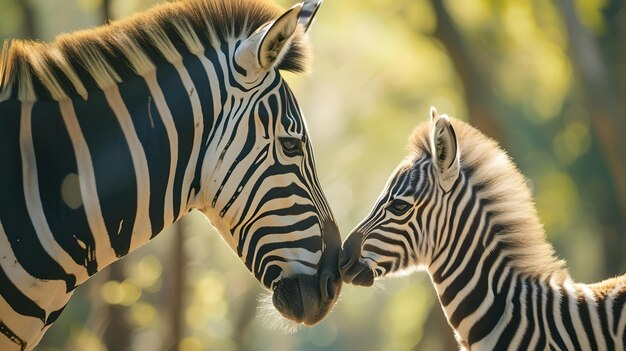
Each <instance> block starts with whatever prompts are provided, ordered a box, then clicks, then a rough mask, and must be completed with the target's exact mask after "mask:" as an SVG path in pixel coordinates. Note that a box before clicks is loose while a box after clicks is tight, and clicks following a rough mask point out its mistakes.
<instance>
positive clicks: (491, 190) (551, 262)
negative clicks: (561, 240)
mask: <svg viewBox="0 0 626 351" xmlns="http://www.w3.org/2000/svg"><path fill="white" fill-rule="evenodd" d="M450 122H451V123H452V126H453V128H454V130H455V133H456V136H457V139H458V150H459V153H460V164H461V170H462V172H463V173H464V174H466V176H468V180H469V183H470V184H472V185H474V186H475V188H477V189H480V190H478V192H477V194H478V196H479V198H482V199H485V200H487V201H488V202H489V209H490V211H491V212H492V214H493V215H492V217H491V220H492V223H493V224H494V225H495V224H497V225H500V226H502V228H503V229H502V230H501V231H499V232H498V233H497V234H496V235H495V236H496V237H497V239H498V240H500V242H501V243H502V244H503V245H505V249H506V250H507V253H508V257H509V258H510V259H511V265H512V266H513V267H515V268H517V269H519V271H520V272H521V273H524V274H528V275H532V276H543V275H554V274H556V275H558V276H561V277H565V276H566V275H567V271H566V270H565V262H564V261H563V260H560V259H558V258H557V257H556V256H555V252H554V248H553V247H552V245H551V244H550V243H549V242H548V241H547V240H546V237H545V230H544V228H543V225H542V224H541V222H540V220H539V216H538V215H537V211H536V209H535V204H534V201H533V198H532V194H531V191H530V188H529V187H528V184H527V181H526V178H525V177H524V176H523V175H522V173H521V172H520V171H519V169H518V168H517V166H516V165H515V164H514V163H513V161H512V160H511V158H510V157H509V155H508V154H507V153H506V151H504V150H503V149H502V148H500V146H499V145H498V144H497V143H496V142H495V141H494V140H493V139H491V138H489V137H487V136H485V135H484V134H482V133H481V132H480V131H478V130H477V129H475V128H473V127H472V126H470V125H469V124H467V123H465V122H462V121H459V120H456V119H452V118H451V119H450ZM429 138H430V125H429V123H423V124H422V125H420V126H418V127H417V128H416V129H415V131H414V132H413V135H412V136H411V138H410V145H409V148H410V150H411V151H412V152H413V153H414V154H416V155H418V156H420V155H425V154H430V153H431V152H430V142H429ZM486 244H488V243H486Z"/></svg>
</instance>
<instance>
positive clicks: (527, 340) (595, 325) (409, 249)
mask: <svg viewBox="0 0 626 351" xmlns="http://www.w3.org/2000/svg"><path fill="white" fill-rule="evenodd" d="M410 147H411V154H410V155H409V157H407V158H406V159H405V160H404V161H403V162H402V163H401V164H400V165H399V166H398V168H397V169H396V170H395V171H394V173H393V174H392V175H391V177H390V179H389V181H388V183H387V185H386V187H385V189H384V190H383V192H382V194H381V196H380V197H379V199H378V201H377V202H376V204H375V206H374V208H373V209H372V211H371V213H370V214H369V215H368V216H367V217H366V218H365V219H364V220H363V221H362V222H361V223H360V224H359V225H358V226H357V227H356V228H355V229H354V230H353V231H352V233H351V234H350V235H349V236H348V238H347V239H346V240H345V242H344V244H343V251H342V253H341V254H340V261H339V263H340V271H341V274H342V276H343V279H344V281H345V282H347V283H353V284H357V285H371V284H372V283H373V281H374V278H377V277H382V276H384V275H387V274H390V273H394V272H398V271H402V270H406V269H411V268H415V267H417V268H422V269H426V270H427V271H428V273H429V275H430V277H431V280H432V282H433V284H434V285H435V289H436V290H437V294H438V295H439V301H440V303H441V305H442V307H443V309H444V312H445V314H446V317H447V319H448V323H449V324H450V326H451V327H452V328H453V329H454V331H455V333H456V336H457V340H458V341H459V344H460V345H461V346H462V347H463V348H464V349H467V350H470V349H471V350H498V351H500V350H585V351H586V350H622V351H623V350H624V349H625V348H626V275H622V276H620V277H617V278H613V279H608V280H605V281H603V282H600V283H597V284H591V285H586V284H580V283H574V282H573V281H572V279H571V278H570V276H569V274H568V273H567V271H566V270H565V268H563V266H564V263H563V262H562V261H560V260H558V259H556V258H555V257H554V251H553V249H552V247H551V246H550V244H549V243H548V242H547V241H546V240H545V237H544V231H543V228H542V226H541V224H540V223H539V219H538V217H537V214H536V212H535V208H534V206H533V203H532V199H531V195H530V191H529V189H528V186H527V185H526V181H525V179H524V177H523V176H522V174H521V173H520V172H519V171H518V170H517V169H516V167H515V165H514V164H513V162H511V160H510V159H509V157H508V156H507V155H506V153H505V152H504V151H502V150H501V149H500V148H499V147H498V145H497V144H496V143H495V142H494V141H492V140H490V139H489V138H487V137H485V136H484V135H483V134H481V133H480V132H479V131H477V130H476V129H474V128H472V127H471V126H469V125H467V124H465V123H463V122H460V121H456V120H452V119H448V117H447V116H446V115H441V116H440V115H438V114H437V113H436V111H435V110H434V109H432V110H431V121H430V123H424V124H423V125H421V126H418V127H417V129H416V130H415V131H414V132H413V135H412V137H411V145H410Z"/></svg>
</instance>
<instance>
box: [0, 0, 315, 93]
mask: <svg viewBox="0 0 626 351" xmlns="http://www.w3.org/2000/svg"><path fill="white" fill-rule="evenodd" d="M281 13H282V9H281V8H280V7H278V6H277V5H275V4H274V3H273V2H271V1H270V0H174V1H170V2H167V3H165V4H161V5H158V6H155V7H154V8H152V9H150V10H147V11H144V12H142V13H139V14H136V15H134V16H131V17H129V18H126V19H123V20H120V21H115V22H111V23H109V24H108V25H105V26H100V27H97V28H94V29H88V30H83V31H78V32H74V33H70V34H64V35H61V36H59V37H57V38H56V40H55V41H54V42H51V43H40V42H35V41H31V40H10V41H5V43H4V44H3V47H2V53H1V54H0V101H4V100H7V99H9V98H11V97H13V96H15V97H17V98H18V99H19V100H21V101H31V102H33V101H36V100H37V99H38V96H37V95H38V94H39V95H41V94H40V93H41V91H40V89H37V88H36V87H35V85H37V84H41V85H42V88H43V91H44V93H45V94H47V95H50V97H52V98H53V99H57V100H58V99H62V98H66V97H67V95H81V96H83V97H85V96H86V88H85V86H84V85H86V84H87V82H86V80H85V79H83V80H81V79H79V78H78V76H79V74H78V73H77V72H84V71H86V73H87V74H89V75H90V76H91V77H90V79H93V80H94V81H95V82H96V85H97V86H98V87H99V88H104V87H106V85H112V84H116V83H119V82H121V81H123V80H124V78H125V77H124V75H125V74H126V75H128V74H129V72H128V69H127V68H126V67H127V66H129V64H130V67H132V68H133V70H134V71H135V72H134V73H136V74H143V73H145V72H144V71H145V70H149V69H150V68H153V64H154V65H158V64H160V63H163V62H164V61H166V62H170V63H172V62H173V61H180V60H181V59H182V58H181V57H180V53H179V52H177V51H176V50H175V49H174V50H173V48H186V50H187V51H188V52H190V53H192V54H199V53H200V52H202V50H203V49H204V48H206V47H219V46H220V44H221V43H224V42H226V41H228V40H234V39H236V38H243V37H247V36H249V35H250V34H251V33H252V32H254V31H255V30H256V29H258V28H259V27H261V26H262V25H264V24H265V23H268V22H270V21H272V20H274V19H276V18H277V17H278V16H280V14H281ZM309 56H310V54H309V48H308V41H306V40H305V37H304V31H303V30H298V31H297V32H296V34H295V35H294V38H293V40H292V42H291V45H290V47H289V50H288V52H287V53H286V54H285V55H284V57H283V58H282V61H281V62H280V63H279V64H278V65H277V68H278V69H284V70H289V71H292V72H303V71H306V70H307V60H308V57H309ZM81 78H82V77H81ZM39 82H41V83H39ZM61 87H64V88H65V89H66V91H62V89H61ZM40 98H42V97H40Z"/></svg>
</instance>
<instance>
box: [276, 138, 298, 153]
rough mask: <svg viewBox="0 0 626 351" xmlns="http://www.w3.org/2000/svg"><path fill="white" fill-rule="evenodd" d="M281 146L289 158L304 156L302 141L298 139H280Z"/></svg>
mask: <svg viewBox="0 0 626 351" xmlns="http://www.w3.org/2000/svg"><path fill="white" fill-rule="evenodd" d="M280 145H281V146H282V147H283V151H284V152H285V154H286V155H287V156H297V155H299V156H302V155H303V152H302V141H301V140H300V139H298V138H280Z"/></svg>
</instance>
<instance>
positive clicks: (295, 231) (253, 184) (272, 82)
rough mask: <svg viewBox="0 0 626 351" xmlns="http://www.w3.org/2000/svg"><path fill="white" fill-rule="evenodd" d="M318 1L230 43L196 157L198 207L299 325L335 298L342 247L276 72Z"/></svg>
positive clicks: (298, 120)
mask: <svg viewBox="0 0 626 351" xmlns="http://www.w3.org/2000/svg"><path fill="white" fill-rule="evenodd" d="M320 3H321V1H313V2H311V3H309V2H305V3H303V4H297V5H295V6H294V7H292V8H291V9H289V10H287V11H286V12H285V13H283V14H282V15H281V16H280V17H278V18H277V19H275V20H273V21H271V22H269V23H266V24H264V25H262V26H260V27H259V28H257V29H256V30H254V31H253V32H252V33H251V34H250V35H248V36H246V37H244V38H239V39H237V40H236V42H235V43H231V44H229V47H228V49H226V50H227V51H228V55H225V56H227V57H229V60H230V62H229V64H228V69H229V70H230V71H229V72H226V75H228V77H226V79H228V80H229V81H230V87H227V88H226V89H224V91H222V93H223V94H224V95H226V97H225V98H223V100H225V101H226V104H225V106H226V107H225V109H226V108H229V110H226V111H224V112H223V114H224V116H223V117H222V119H221V120H218V121H217V122H216V136H215V137H214V138H213V140H212V141H211V142H210V145H209V147H208V151H207V153H206V155H205V157H204V161H203V165H202V188H201V189H202V190H201V195H202V196H201V198H202V199H203V200H202V204H201V205H200V206H198V208H200V209H201V211H202V212H203V213H205V214H206V215H207V217H208V218H209V220H210V221H211V223H212V224H213V225H214V226H215V227H216V228H217V230H218V231H219V233H220V234H221V236H222V238H223V239H224V240H225V241H226V242H227V243H228V244H229V246H230V247H231V248H232V249H233V250H234V251H235V252H236V253H237V255H238V256H239V258H240V259H241V260H242V261H243V262H244V264H245V266H246V267H247V268H248V270H249V271H250V272H251V273H252V274H253V275H254V276H255V278H256V279H257V280H258V281H259V282H261V283H262V284H263V286H264V287H265V288H267V289H269V290H271V291H273V297H272V301H273V304H274V306H275V307H276V309H277V310H278V311H279V312H280V313H281V314H282V315H283V316H284V317H286V318H287V319H290V320H292V321H295V322H298V323H303V324H305V325H312V324H315V323H317V322H318V321H320V320H321V319H322V318H323V317H324V316H325V315H326V314H327V313H328V312H329V310H330V309H331V307H332V306H333V305H334V303H335V301H336V299H337V297H338V295H339V292H340V289H341V278H340V275H339V272H338V268H337V259H338V255H339V250H340V248H341V239H340V236H339V231H338V229H337V225H336V223H335V220H334V217H333V214H332V212H331V210H330V207H329V205H328V203H327V201H326V198H325V197H324V194H323V193H322V189H321V187H320V184H319V181H318V178H317V174H316V170H315V163H314V159H313V149H312V146H311V140H310V138H309V135H308V132H307V127H306V124H305V121H304V119H303V115H302V112H301V111H300V108H299V106H298V104H297V102H296V99H295V98H294V96H293V94H292V92H291V90H290V89H289V87H288V86H287V84H286V83H285V81H284V80H283V79H282V78H281V76H280V72H279V70H280V69H281V68H286V69H289V67H293V66H294V64H296V63H297V62H295V60H299V59H302V57H300V56H299V55H301V51H302V47H301V45H303V44H302V42H301V40H302V36H303V35H304V32H305V31H306V29H307V28H308V26H309V24H310V22H311V20H312V18H313V15H314V14H315V12H316V10H317V7H318V6H319V5H320ZM291 50H294V51H291ZM294 62H295V63H294Z"/></svg>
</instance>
